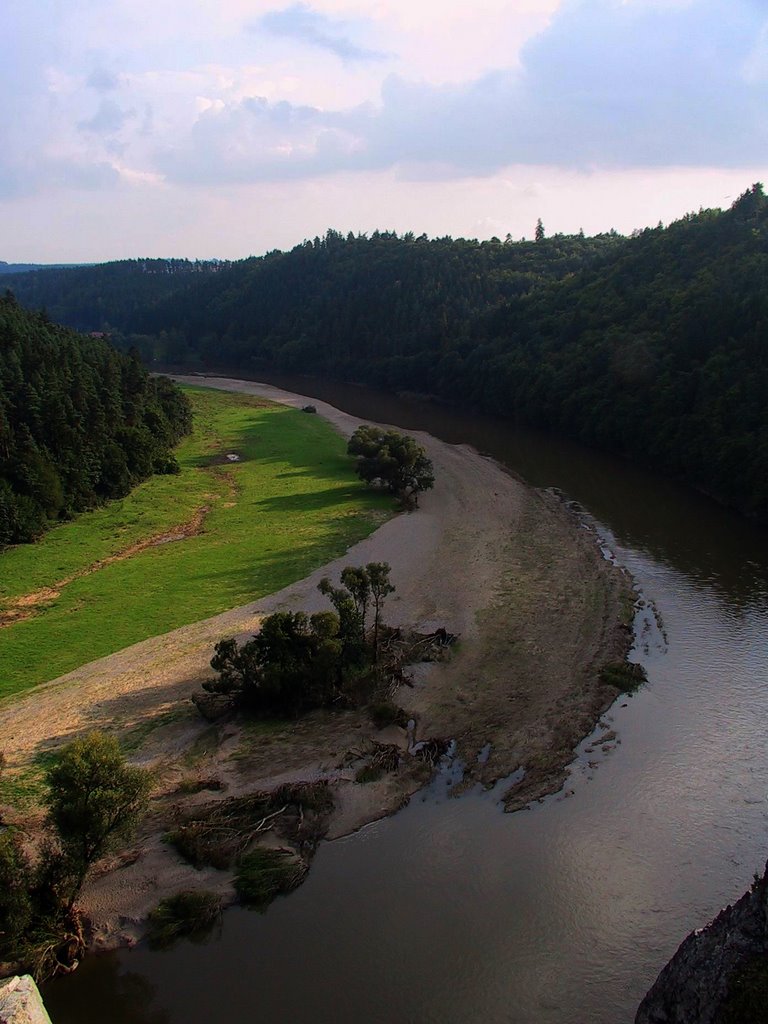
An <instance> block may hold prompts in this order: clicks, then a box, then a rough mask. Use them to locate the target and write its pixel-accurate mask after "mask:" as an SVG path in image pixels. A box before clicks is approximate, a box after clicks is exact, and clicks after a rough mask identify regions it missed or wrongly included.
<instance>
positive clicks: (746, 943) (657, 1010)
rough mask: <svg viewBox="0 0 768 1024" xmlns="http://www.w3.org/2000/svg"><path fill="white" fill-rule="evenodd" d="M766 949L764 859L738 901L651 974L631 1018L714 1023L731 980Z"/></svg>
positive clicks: (666, 1023) (648, 1022)
mask: <svg viewBox="0 0 768 1024" xmlns="http://www.w3.org/2000/svg"><path fill="white" fill-rule="evenodd" d="M766 952H768V865H766V872H765V873H764V874H763V877H762V878H761V879H759V880H758V881H756V882H755V884H754V885H753V887H752V888H751V889H750V890H749V892H747V893H745V894H744V895H743V896H742V897H741V899H740V900H739V901H738V903H735V904H734V905H733V906H728V907H726V908H725V910H722V911H721V912H720V913H719V914H718V916H717V917H716V918H715V920H714V921H712V923H711V924H708V925H707V926H706V928H701V929H699V930H697V931H695V932H691V934H690V935H689V936H688V938H687V939H685V940H684V941H683V943H682V945H681V946H680V948H679V949H678V951H677V952H676V953H675V955H674V956H673V957H672V959H671V960H670V961H669V963H668V964H667V966H666V967H665V968H664V969H663V970H662V972H661V974H660V975H659V976H658V978H657V979H656V981H655V983H654V985H653V987H652V988H651V989H650V991H649V992H648V994H647V995H646V997H645V999H643V1001H642V1003H641V1004H640V1007H639V1009H638V1011H637V1015H636V1016H635V1024H717V1021H718V1018H719V1015H720V1010H721V1008H722V1006H723V1003H724V1001H725V998H726V996H727V994H728V989H729V987H730V984H731V980H732V978H733V976H734V974H735V973H736V972H737V971H738V969H739V968H740V967H741V966H742V964H744V962H745V961H746V960H748V959H750V958H751V957H753V956H755V955H756V954H764V953H766Z"/></svg>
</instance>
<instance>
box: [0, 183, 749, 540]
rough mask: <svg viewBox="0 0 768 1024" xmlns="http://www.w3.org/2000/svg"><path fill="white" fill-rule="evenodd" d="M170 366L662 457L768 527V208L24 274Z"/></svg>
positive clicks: (96, 327) (91, 323)
mask: <svg viewBox="0 0 768 1024" xmlns="http://www.w3.org/2000/svg"><path fill="white" fill-rule="evenodd" d="M7 281H8V282H12V283H11V287H12V288H13V290H14V291H15V293H16V295H17V297H18V298H19V300H20V301H21V302H22V303H24V304H26V305H30V306H33V307H37V308H41V307H45V309H46V310H47V311H48V314H49V315H50V316H51V317H53V318H54V319H58V320H61V321H62V322H64V323H69V324H71V325H73V326H76V327H78V328H80V329H81V330H89V331H109V332H110V334H111V336H112V337H113V340H114V341H115V343H116V344H118V345H120V346H124V347H130V346H132V345H133V346H136V347H138V349H139V350H140V352H141V353H142V355H143V357H144V358H145V359H146V360H147V361H148V362H150V363H154V364H156V365H175V366H178V367H179V368H185V369H189V370H195V369H205V368H226V369H228V370H230V371H237V370H241V371H243V372H258V371H260V370H268V369H275V370H282V371H291V372H302V373H311V374H316V375H325V376H333V377H339V378H342V379H346V380H357V381H360V382H364V383H369V384H373V385H376V386H380V387H386V388H393V389H408V390H414V391H420V392H424V393H431V394H434V395H437V396H439V397H441V398H442V399H446V400H449V401H452V402H455V403H460V404H462V405H465V406H469V407H473V408H477V409H481V410H484V411H487V412H491V413H495V414H499V415H502V416H507V417H511V418H514V419H516V420H517V421H519V422H523V423H528V424H533V425H536V426H539V427H543V428H545V429H549V430H552V431H555V432H557V433H559V434H564V435H568V436H571V437H575V438H578V439H580V440H582V441H584V442H586V443H588V444H591V445H594V446H596V447H600V448H604V449H607V450H610V451H613V452H616V453H619V454H621V455H624V456H626V457H628V458H631V459H634V460H636V461H638V462H642V463H645V464H648V465H651V466H653V467H655V468H656V469H658V470H660V471H662V472H665V473H667V474H669V475H671V476H674V477H676V478H678V479H681V480H683V481H685V482H687V483H689V484H691V485H693V486H695V487H697V488H699V489H701V490H703V491H706V492H707V493H709V494H711V495H712V496H714V497H716V498H717V499H718V500H720V501H722V502H724V503H726V504H729V505H733V506H735V507H737V508H739V509H741V510H742V511H743V512H745V513H747V514H749V515H751V516H754V517H756V518H759V519H761V520H763V521H766V522H768V412H767V410H768V334H767V333H766V332H767V331H768V201H767V200H766V197H765V195H764V193H763V189H762V187H761V186H760V185H755V186H753V187H752V188H750V189H748V190H747V191H746V192H745V193H744V194H743V195H742V196H741V197H740V198H739V199H738V201H737V202H736V203H735V204H734V205H733V206H732V207H731V209H729V210H725V211H721V210H702V211H699V212H698V213H696V214H690V215H688V216H686V217H684V218H682V219H681V220H679V221H677V222H675V223H674V224H671V225H670V226H669V227H667V228H663V227H661V226H659V227H658V228H653V229H646V230H645V231H641V232H636V233H635V234H634V235H633V237H631V238H624V237H621V236H618V235H616V234H615V233H610V234H608V235H600V236H597V237H594V238H585V237H583V236H582V235H576V236H563V235H555V236H553V237H551V238H542V239H540V240H539V241H536V242H520V243H512V242H510V241H508V242H502V241H500V240H499V239H493V240H490V241H485V242H477V241H468V240H465V239H451V238H442V239H428V238H426V236H421V237H414V236H413V235H412V234H406V235H403V236H397V235H395V234H394V233H390V232H384V233H381V232H374V234H373V235H371V236H370V237H364V236H354V235H346V236H344V235H341V234H339V233H338V232H334V231H329V232H328V233H327V234H326V235H325V236H324V237H323V238H315V239H314V240H312V241H307V242H304V243H303V244H302V245H299V246H296V247H295V248H294V249H292V250H291V251H290V252H273V253H268V254H267V255H266V256H263V257H259V258H253V259H248V260H242V261H239V262H236V263H232V264H191V263H188V262H187V261H124V262H122V263H114V264H104V265H101V266H97V267H89V268H77V269H65V270H57V271H43V272H40V273H37V274H25V275H16V276H14V277H9V278H7Z"/></svg>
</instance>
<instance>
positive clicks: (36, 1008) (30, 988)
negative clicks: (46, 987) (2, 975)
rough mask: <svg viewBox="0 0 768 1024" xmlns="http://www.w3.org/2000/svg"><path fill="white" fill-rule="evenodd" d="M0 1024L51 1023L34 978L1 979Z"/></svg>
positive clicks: (27, 976)
mask: <svg viewBox="0 0 768 1024" xmlns="http://www.w3.org/2000/svg"><path fill="white" fill-rule="evenodd" d="M0 1024H51V1018H50V1017H49V1016H48V1014H47V1013H46V1010H45V1007H44V1006H43V1000H42V998H41V996H40V993H39V992H38V990H37V985H36V984H35V983H34V981H33V980H32V978H31V977H30V976H29V975H28V974H25V975H23V977H21V978H6V979H5V981H0Z"/></svg>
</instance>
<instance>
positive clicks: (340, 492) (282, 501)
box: [255, 487, 354, 512]
mask: <svg viewBox="0 0 768 1024" xmlns="http://www.w3.org/2000/svg"><path fill="white" fill-rule="evenodd" d="M353 497H354V492H353V491H352V490H351V489H350V490H346V489H341V488H338V487H327V488H325V490H322V491H309V492H305V493H304V494H282V495H275V496H274V497H271V498H262V499H261V501H258V502H256V505H255V507H256V508H258V509H263V510H264V511H265V512H266V511H270V512H320V511H322V510H323V509H334V508H338V506H339V505H348V504H349V502H350V500H351V499H352V498H353Z"/></svg>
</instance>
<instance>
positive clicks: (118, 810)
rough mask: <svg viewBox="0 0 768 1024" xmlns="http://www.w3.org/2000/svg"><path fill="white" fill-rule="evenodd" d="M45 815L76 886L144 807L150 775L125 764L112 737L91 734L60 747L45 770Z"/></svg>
mask: <svg viewBox="0 0 768 1024" xmlns="http://www.w3.org/2000/svg"><path fill="white" fill-rule="evenodd" d="M46 781H47V783H48V788H49V796H48V806H49V810H50V817H51V821H52V823H53V825H54V826H55V828H56V831H57V833H58V836H59V840H60V843H61V848H62V851H63V853H64V856H65V858H66V860H67V862H68V863H69V864H71V865H72V870H73V874H74V880H75V891H74V893H73V895H72V899H74V898H75V896H76V895H77V891H78V890H79V888H80V886H81V885H82V883H83V881H84V879H85V875H86V873H87V871H88V868H89V867H90V866H91V864H93V863H94V861H96V860H98V859H99V858H100V857H102V856H103V855H104V853H106V852H107V850H108V849H110V847H111V846H112V845H113V844H114V843H115V842H116V841H117V840H118V839H120V838H121V837H122V836H124V835H125V834H126V833H127V831H128V830H129V829H130V827H131V826H132V825H133V823H134V822H135V821H136V819H137V818H138V816H139V814H140V813H141V812H142V811H143V810H144V807H145V806H146V802H147V799H148V794H149V777H148V775H147V773H146V772H145V771H143V770H142V769H141V768H133V767H131V766H129V765H127V764H126V763H125V759H124V758H123V755H122V753H121V751H120V747H119V745H118V742H117V740H116V739H115V738H114V737H113V736H107V735H105V734H104V733H98V732H94V733H90V734H89V735H88V736H86V737H85V738H83V739H79V740H74V741H73V742H72V743H70V744H69V745H68V746H67V747H65V748H64V749H63V750H62V752H61V753H60V754H59V756H58V757H57V758H56V760H55V762H54V764H53V765H52V766H51V767H50V768H48V770H47V772H46Z"/></svg>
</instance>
